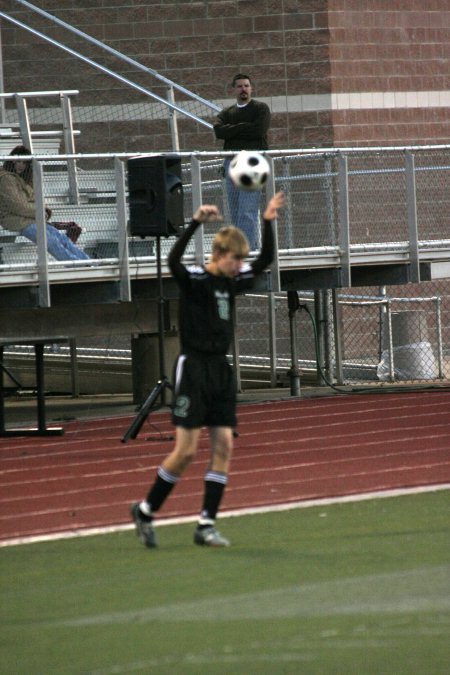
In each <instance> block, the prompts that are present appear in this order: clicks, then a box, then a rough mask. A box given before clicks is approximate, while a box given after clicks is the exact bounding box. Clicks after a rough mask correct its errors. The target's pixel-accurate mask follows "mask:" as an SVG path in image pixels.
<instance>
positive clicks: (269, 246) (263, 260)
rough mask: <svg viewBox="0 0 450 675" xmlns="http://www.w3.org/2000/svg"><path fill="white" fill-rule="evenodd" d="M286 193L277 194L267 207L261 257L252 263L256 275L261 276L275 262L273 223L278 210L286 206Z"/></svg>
mask: <svg viewBox="0 0 450 675" xmlns="http://www.w3.org/2000/svg"><path fill="white" fill-rule="evenodd" d="M284 202H285V200H284V193H283V192H277V193H276V194H275V195H274V196H273V197H272V199H271V200H270V201H269V203H268V204H267V206H266V209H265V211H264V214H263V232H262V245H261V251H260V253H259V256H258V257H257V258H256V260H254V261H253V262H252V263H251V267H252V269H253V272H254V274H261V272H263V271H264V270H265V269H266V268H267V267H268V266H269V265H270V264H271V263H272V261H273V258H274V255H275V242H274V236H273V223H272V221H273V220H275V218H277V217H278V210H279V209H281V208H283V206H284Z"/></svg>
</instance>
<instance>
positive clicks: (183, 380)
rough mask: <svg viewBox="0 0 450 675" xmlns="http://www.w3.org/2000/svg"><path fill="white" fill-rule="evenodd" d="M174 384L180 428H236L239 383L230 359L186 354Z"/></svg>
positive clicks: (175, 416) (175, 420) (175, 412)
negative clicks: (237, 385) (237, 388)
mask: <svg viewBox="0 0 450 675" xmlns="http://www.w3.org/2000/svg"><path fill="white" fill-rule="evenodd" d="M174 381H175V386H174V405H173V410H172V420H173V423H174V424H175V425H176V426H181V427H185V428H186V429H195V428H198V427H204V426H207V427H235V426H236V424H237V420H236V380H235V376H234V372H233V369H232V367H231V366H230V364H229V362H228V359H227V357H226V356H222V355H220V356H209V355H206V356H205V355H191V354H189V355H185V354H182V355H180V356H179V357H178V359H177V362H176V364H175V378H174Z"/></svg>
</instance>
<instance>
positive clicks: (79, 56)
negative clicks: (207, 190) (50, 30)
mask: <svg viewBox="0 0 450 675" xmlns="http://www.w3.org/2000/svg"><path fill="white" fill-rule="evenodd" d="M0 17H2V18H4V19H6V20H7V21H10V22H11V23H13V24H15V25H16V26H19V28H23V29H24V30H26V31H28V32H29V33H32V34H33V35H36V36H37V37H40V38H42V39H43V40H45V41H46V42H49V43H50V44H52V45H54V46H55V47H58V48H59V49H62V50H63V51H65V52H67V53H68V54H71V55H72V56H75V57H76V58H77V59H80V60H81V61H84V62H85V63H87V64H89V65H90V66H93V67H94V68H97V69H98V70H101V71H102V72H103V73H106V74H107V75H110V76H111V77H113V78H115V79H116V80H119V82H122V83H124V84H126V85H127V86H129V87H132V88H133V89H136V90H137V91H139V92H140V93H141V94H145V95H146V96H149V97H150V98H153V99H154V100H155V101H158V102H159V103H162V104H163V105H164V106H166V107H167V108H170V109H171V110H175V111H177V112H179V113H181V114H182V115H184V116H185V117H189V118H190V119H192V120H194V122H198V123H199V124H203V126H205V127H208V129H212V126H213V125H212V124H211V123H210V122H207V121H206V120H203V119H202V118H201V117H197V115H194V114H193V113H190V112H188V111H187V110H184V108H180V106H177V105H175V104H173V103H170V102H169V101H167V100H166V99H164V98H162V97H161V96H158V95H157V94H154V93H153V92H151V91H149V90H148V89H146V88H145V87H141V85H139V84H136V82H132V81H131V80H129V79H128V78H126V77H124V76H123V75H119V73H116V72H114V71H113V70H111V69H110V68H107V67H106V66H102V65H101V64H100V63H97V61H94V60H93V59H90V58H88V57H87V56H83V54H80V53H79V52H77V51H75V50H74V49H71V48H70V47H67V46H66V45H64V44H62V43H61V42H58V40H54V39H53V38H51V37H49V36H48V35H45V34H44V33H41V31H38V30H37V29H35V28H31V26H27V25H26V24H25V23H23V22H22V21H19V20H18V19H15V18H13V17H12V16H9V15H8V14H6V13H5V12H1V11H0Z"/></svg>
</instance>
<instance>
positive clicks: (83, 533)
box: [0, 483, 450, 548]
mask: <svg viewBox="0 0 450 675" xmlns="http://www.w3.org/2000/svg"><path fill="white" fill-rule="evenodd" d="M440 490H450V483H443V484H441V485H425V486H420V487H413V488H396V489H392V490H380V491H377V492H365V493H361V494H357V495H346V496H344V497H326V498H321V499H306V500H303V501H298V502H289V503H286V504H275V505H265V506H256V507H248V508H243V509H235V510H231V511H223V512H221V514H220V517H221V518H234V517H239V516H248V515H254V514H261V513H275V512H281V511H290V510H292V509H306V508H311V507H313V506H328V505H332V504H345V503H348V502H362V501H368V500H371V499H382V498H386V497H403V496H405V495H413V494H420V493H424V492H437V491H440ZM197 518H198V516H197V515H195V516H180V517H177V518H165V519H163V518H162V519H161V520H160V521H159V522H158V523H156V525H157V527H163V526H166V525H180V524H182V523H191V522H195V521H196V520H197ZM132 529H134V524H133V523H127V524H121V525H109V526H106V527H91V528H86V529H81V530H70V531H66V532H55V533H52V534H42V535H36V536H31V537H16V538H15V539H5V540H4V541H0V548H4V547H6V546H19V545H22V544H35V543H40V542H46V541H58V540H60V539H74V538H76V537H90V536H94V535H99V534H109V533H113V532H124V531H126V530H132Z"/></svg>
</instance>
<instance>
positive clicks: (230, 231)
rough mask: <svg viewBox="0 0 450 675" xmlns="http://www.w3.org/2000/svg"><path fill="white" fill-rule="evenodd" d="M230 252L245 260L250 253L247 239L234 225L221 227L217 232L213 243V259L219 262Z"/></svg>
mask: <svg viewBox="0 0 450 675" xmlns="http://www.w3.org/2000/svg"><path fill="white" fill-rule="evenodd" d="M230 251H231V253H233V254H234V255H236V256H238V257H239V258H245V257H246V256H248V253H249V251H250V245H249V243H248V239H247V237H246V236H245V234H244V233H243V232H242V230H240V229H239V228H238V227H235V226H234V225H226V226H225V227H221V228H220V230H219V231H218V232H217V234H216V236H215V237H214V241H213V243H212V251H211V253H212V259H213V260H217V258H220V256H222V255H225V254H226V253H228V252H230Z"/></svg>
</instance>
